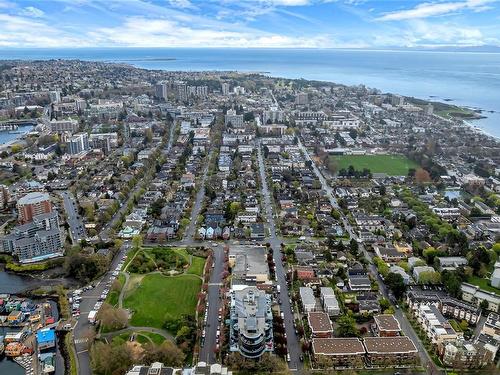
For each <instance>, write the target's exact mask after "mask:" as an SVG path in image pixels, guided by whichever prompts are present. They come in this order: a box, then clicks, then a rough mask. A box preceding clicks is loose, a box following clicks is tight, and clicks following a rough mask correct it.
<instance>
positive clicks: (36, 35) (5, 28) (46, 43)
mask: <svg viewBox="0 0 500 375" xmlns="http://www.w3.org/2000/svg"><path fill="white" fill-rule="evenodd" d="M0 46H1V47H49V48H50V47H70V46H81V47H90V46H91V45H89V41H88V40H85V39H81V38H78V37H75V36H73V35H70V34H67V33H65V32H63V31H61V30H59V29H57V28H54V27H51V26H49V25H47V24H45V23H43V22H41V21H39V20H33V19H31V18H26V17H19V16H11V15H8V14H1V13H0Z"/></svg>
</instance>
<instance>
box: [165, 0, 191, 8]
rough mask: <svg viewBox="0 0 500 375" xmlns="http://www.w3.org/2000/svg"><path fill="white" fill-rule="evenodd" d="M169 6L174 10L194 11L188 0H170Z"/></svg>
mask: <svg viewBox="0 0 500 375" xmlns="http://www.w3.org/2000/svg"><path fill="white" fill-rule="evenodd" d="M170 5H172V6H173V7H176V8H182V9H194V8H196V7H195V6H194V5H193V4H192V3H191V1H189V0H170Z"/></svg>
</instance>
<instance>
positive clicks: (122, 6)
mask: <svg viewBox="0 0 500 375" xmlns="http://www.w3.org/2000/svg"><path fill="white" fill-rule="evenodd" d="M498 4H499V2H498V1H497V0H455V1H413V0H412V1H390V2H387V1H370V0H243V1H233V0H220V1H211V0H210V1H195V0H192V1H189V0H170V1H142V0H127V1H114V0H113V1H101V0H79V1H68V0H50V1H44V2H39V1H10V0H0V21H1V22H0V48H75V47H231V48H234V47H250V48H294V47H296V48H366V49H369V48H442V47H459V48H460V47H479V46H495V47H498V46H500V30H499V29H498V27H497V23H498V22H499V19H500V10H499V7H498Z"/></svg>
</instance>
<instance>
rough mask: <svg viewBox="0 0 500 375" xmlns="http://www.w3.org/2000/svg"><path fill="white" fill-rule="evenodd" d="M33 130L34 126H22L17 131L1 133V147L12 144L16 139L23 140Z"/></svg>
mask: <svg viewBox="0 0 500 375" xmlns="http://www.w3.org/2000/svg"><path fill="white" fill-rule="evenodd" d="M32 130H33V126H31V125H22V126H19V127H18V128H17V129H16V130H15V131H9V130H3V131H0V145H3V144H5V143H7V142H11V141H13V140H15V139H19V138H21V137H22V136H23V135H25V134H26V133H29V132H30V131H32Z"/></svg>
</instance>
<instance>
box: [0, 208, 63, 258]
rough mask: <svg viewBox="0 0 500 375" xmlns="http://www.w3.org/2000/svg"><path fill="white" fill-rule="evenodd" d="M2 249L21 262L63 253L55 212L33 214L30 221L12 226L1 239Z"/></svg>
mask: <svg viewBox="0 0 500 375" xmlns="http://www.w3.org/2000/svg"><path fill="white" fill-rule="evenodd" d="M1 244H2V250H3V251H4V252H7V253H11V254H12V255H15V256H17V257H18V259H19V261H20V262H22V263H29V262H35V261H39V260H43V259H47V258H51V257H55V256H61V255H63V251H64V250H63V243H62V239H61V232H60V230H59V219H58V216H57V212H50V213H45V214H41V215H36V216H33V218H32V221H30V222H28V223H26V224H22V225H18V226H16V227H14V229H13V230H12V232H11V233H10V234H8V235H6V236H5V237H4V238H3V239H2V242H1Z"/></svg>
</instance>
